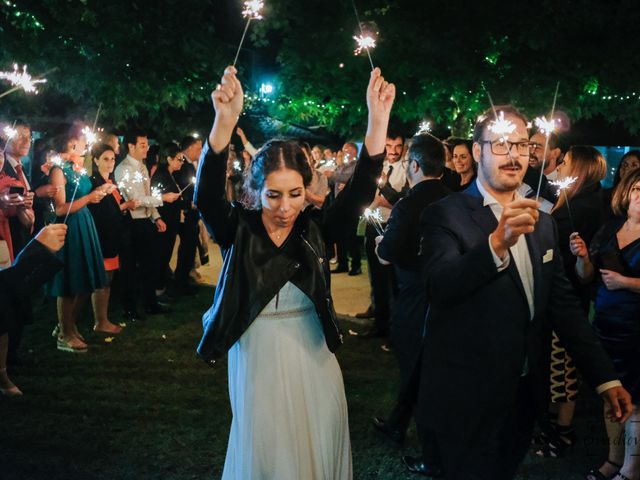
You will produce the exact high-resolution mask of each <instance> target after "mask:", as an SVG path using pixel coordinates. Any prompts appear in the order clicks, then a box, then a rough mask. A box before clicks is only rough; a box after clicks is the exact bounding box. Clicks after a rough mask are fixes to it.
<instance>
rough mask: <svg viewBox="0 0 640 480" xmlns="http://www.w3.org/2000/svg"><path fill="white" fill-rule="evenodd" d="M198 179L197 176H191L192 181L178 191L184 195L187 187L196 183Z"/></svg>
mask: <svg viewBox="0 0 640 480" xmlns="http://www.w3.org/2000/svg"><path fill="white" fill-rule="evenodd" d="M196 181H197V179H196V177H191V181H190V182H189V183H188V184H187V185H185V186H184V187H183V188H182V189H181V190H180V191H179V192H178V193H179V194H180V195H182V192H184V191H185V190H186V189H187V188H189V187H191V186H193V185H195V184H196Z"/></svg>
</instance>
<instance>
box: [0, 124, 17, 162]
mask: <svg viewBox="0 0 640 480" xmlns="http://www.w3.org/2000/svg"><path fill="white" fill-rule="evenodd" d="M15 127H16V122H13V125H12V126H11V127H10V126H9V125H7V126H6V127H4V128H3V129H2V133H4V136H5V141H4V147H3V148H2V154H3V155H4V153H5V152H6V151H7V147H8V146H9V142H10V141H11V140H13V139H14V138H16V137H17V136H18V130H16V128H15Z"/></svg>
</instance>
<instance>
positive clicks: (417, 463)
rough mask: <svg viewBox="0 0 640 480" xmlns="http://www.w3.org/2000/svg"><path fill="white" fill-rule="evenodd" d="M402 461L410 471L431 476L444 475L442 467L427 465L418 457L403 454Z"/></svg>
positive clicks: (440, 476)
mask: <svg viewBox="0 0 640 480" xmlns="http://www.w3.org/2000/svg"><path fill="white" fill-rule="evenodd" d="M402 463H404V465H405V467H407V470H409V471H410V472H411V473H417V474H418V475H422V476H425V477H433V478H442V477H443V476H444V472H443V471H442V467H439V466H433V465H427V464H426V463H424V461H422V458H420V457H410V456H408V455H405V456H403V457H402Z"/></svg>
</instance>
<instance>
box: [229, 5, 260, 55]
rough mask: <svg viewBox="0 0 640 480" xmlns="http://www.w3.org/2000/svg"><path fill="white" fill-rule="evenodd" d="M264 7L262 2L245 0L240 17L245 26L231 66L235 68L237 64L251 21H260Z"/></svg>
mask: <svg viewBox="0 0 640 480" xmlns="http://www.w3.org/2000/svg"><path fill="white" fill-rule="evenodd" d="M263 7H264V2H263V1H262V0H247V1H246V2H244V9H243V10H242V16H243V17H244V18H246V19H247V24H246V25H245V27H244V32H242V38H240V45H238V51H237V52H236V57H235V58H234V59H233V66H234V67H235V66H236V63H237V62H238V56H240V50H242V44H243V43H244V38H245V37H246V36H247V31H248V30H249V25H250V24H251V20H262V13H261V10H262V8H263Z"/></svg>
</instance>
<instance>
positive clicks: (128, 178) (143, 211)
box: [115, 155, 162, 222]
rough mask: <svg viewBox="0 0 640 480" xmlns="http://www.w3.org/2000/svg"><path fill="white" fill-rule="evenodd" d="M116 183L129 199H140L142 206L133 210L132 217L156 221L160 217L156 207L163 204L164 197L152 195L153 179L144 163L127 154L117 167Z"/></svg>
mask: <svg viewBox="0 0 640 480" xmlns="http://www.w3.org/2000/svg"><path fill="white" fill-rule="evenodd" d="M115 177H116V183H117V184H118V188H119V189H120V191H121V192H122V195H123V196H124V197H125V198H126V199H127V200H138V201H139V202H140V206H139V207H138V208H136V209H135V210H131V211H130V212H131V218H133V219H136V220H137V219H143V218H150V219H151V220H153V221H154V222H155V221H156V220H157V219H158V218H160V214H159V213H158V210H157V208H156V207H161V206H162V198H160V197H156V196H153V195H151V180H150V179H149V171H148V170H147V167H146V166H145V164H144V163H142V162H140V161H138V160H136V159H135V158H133V157H132V156H130V155H127V156H126V157H125V159H124V160H122V162H121V163H120V165H118V166H117V167H116V171H115Z"/></svg>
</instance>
